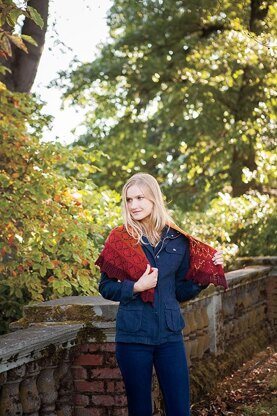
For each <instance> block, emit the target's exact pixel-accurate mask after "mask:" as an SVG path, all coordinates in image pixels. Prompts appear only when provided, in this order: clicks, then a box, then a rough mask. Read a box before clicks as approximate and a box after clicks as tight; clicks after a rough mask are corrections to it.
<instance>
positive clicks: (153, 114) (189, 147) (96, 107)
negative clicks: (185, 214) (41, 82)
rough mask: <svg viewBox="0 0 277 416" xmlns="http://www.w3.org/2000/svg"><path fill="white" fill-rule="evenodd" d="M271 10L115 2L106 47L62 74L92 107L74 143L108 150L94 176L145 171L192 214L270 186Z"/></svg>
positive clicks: (74, 95)
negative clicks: (226, 197)
mask: <svg viewBox="0 0 277 416" xmlns="http://www.w3.org/2000/svg"><path fill="white" fill-rule="evenodd" d="M276 15H277V14H276V2H273V1H262V0H257V1H254V2H253V1H252V2H250V0H248V1H237V2H231V1H229V0H224V1H210V0H208V1H207V0H205V1H203V0H197V1H195V0H193V1H183V0H179V1H173V0H165V1H162V2H161V1H126V0H115V1H114V4H113V7H112V8H111V10H110V14H109V21H108V23H109V27H110V36H111V39H110V41H109V43H107V44H106V45H104V46H103V47H102V48H101V51H100V54H99V57H98V58H97V59H95V60H94V61H93V62H92V63H85V64H82V65H80V66H79V68H77V70H75V71H73V72H72V73H71V74H70V80H71V85H70V86H69V87H66V85H68V79H67V78H68V74H63V75H64V77H65V79H66V83H65V98H66V99H69V100H71V101H72V102H73V103H75V104H77V105H80V106H84V107H87V108H89V109H90V110H89V111H88V113H87V117H86V120H85V125H86V126H87V134H85V135H83V136H82V137H81V138H80V139H79V144H84V145H88V146H89V148H90V149H91V150H92V151H94V150H95V149H101V150H102V151H104V152H105V153H106V154H108V156H109V157H110V160H109V163H106V162H105V161H102V162H101V168H102V169H101V172H99V173H97V174H96V175H94V178H95V181H96V183H98V184H102V183H104V182H106V180H107V178H108V180H109V182H108V183H109V185H111V186H113V187H115V188H116V189H119V188H120V187H121V186H122V183H123V182H124V181H125V180H126V178H127V177H129V176H130V174H132V173H135V172H136V171H147V172H149V173H152V174H153V175H154V176H156V177H157V178H158V179H159V180H160V182H161V183H163V189H164V192H165V193H166V194H167V196H168V198H169V199H171V198H173V199H174V202H176V203H177V204H178V206H180V207H182V208H184V209H189V210H193V209H198V208H200V209H203V210H204V209H206V208H207V204H208V203H209V201H210V200H211V199H213V198H214V197H215V196H216V195H217V193H218V192H219V191H223V192H230V193H232V194H233V196H240V195H242V194H243V193H244V192H247V191H248V190H249V189H256V190H259V191H260V192H264V191H266V192H267V191H268V190H269V189H270V188H271V187H274V186H276V170H275V166H276V154H275V153H274V147H275V135H276V133H275V126H276V116H275V114H276V113H275V111H274V106H276V101H275V99H274V84H275V82H276V67H277V66H276V56H275V54H274V49H273V42H274V37H275V35H276V27H277V24H276ZM274 80H275V81H274ZM119 171H120V172H121V174H120V175H118V172H119ZM184 196H185V197H184Z"/></svg>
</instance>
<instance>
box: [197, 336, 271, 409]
mask: <svg viewBox="0 0 277 416" xmlns="http://www.w3.org/2000/svg"><path fill="white" fill-rule="evenodd" d="M232 415H235V416H276V415H277V340H276V341H275V342H273V343H272V344H271V345H270V346H269V347H268V348H267V349H266V350H264V351H261V352H260V353H258V354H256V355H255V356H254V357H253V358H252V359H251V360H249V361H247V362H246V363H244V365H243V366H242V367H241V368H240V369H239V370H237V371H236V372H234V373H233V374H231V376H229V377H226V378H225V379H224V380H223V381H221V382H220V383H219V384H218V385H217V386H216V388H214V389H213V391H212V392H211V393H210V394H209V395H208V396H206V397H205V398H203V400H202V401H201V402H198V403H195V404H193V405H192V407H191V416H232Z"/></svg>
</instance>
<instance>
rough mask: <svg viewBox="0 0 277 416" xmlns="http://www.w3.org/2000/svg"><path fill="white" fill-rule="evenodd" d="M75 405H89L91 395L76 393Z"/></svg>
mask: <svg viewBox="0 0 277 416" xmlns="http://www.w3.org/2000/svg"><path fill="white" fill-rule="evenodd" d="M74 405H75V406H88V405H89V397H88V396H85V395H84V394H75V395H74Z"/></svg>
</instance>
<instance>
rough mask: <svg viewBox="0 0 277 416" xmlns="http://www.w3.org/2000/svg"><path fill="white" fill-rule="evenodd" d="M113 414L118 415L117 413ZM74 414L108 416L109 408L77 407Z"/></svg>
mask: <svg viewBox="0 0 277 416" xmlns="http://www.w3.org/2000/svg"><path fill="white" fill-rule="evenodd" d="M113 414H115V415H116V413H113ZM121 414H122V413H121ZM126 414H127V413H125V416H126ZM122 415H123V414H122ZM74 416H107V409H97V408H96V407H87V408H84V407H75V412H74ZM119 416H120V415H119Z"/></svg>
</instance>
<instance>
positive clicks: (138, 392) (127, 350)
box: [116, 342, 154, 416]
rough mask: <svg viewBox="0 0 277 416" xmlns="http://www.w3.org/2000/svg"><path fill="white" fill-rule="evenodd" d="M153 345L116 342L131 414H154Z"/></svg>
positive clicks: (145, 415)
mask: <svg viewBox="0 0 277 416" xmlns="http://www.w3.org/2000/svg"><path fill="white" fill-rule="evenodd" d="M153 349H154V348H153V346H151V345H145V344H131V343H130V344H128V343H122V342H118V343H117V344H116V359H117V362H118V366H119V368H120V371H121V374H122V377H123V381H124V384H125V389H126V395H127V400H128V415H129V416H151V415H152V398H151V393H152V371H153Z"/></svg>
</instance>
